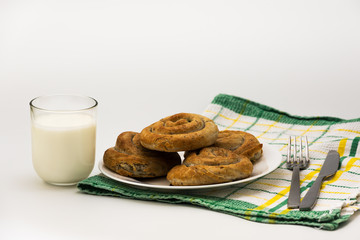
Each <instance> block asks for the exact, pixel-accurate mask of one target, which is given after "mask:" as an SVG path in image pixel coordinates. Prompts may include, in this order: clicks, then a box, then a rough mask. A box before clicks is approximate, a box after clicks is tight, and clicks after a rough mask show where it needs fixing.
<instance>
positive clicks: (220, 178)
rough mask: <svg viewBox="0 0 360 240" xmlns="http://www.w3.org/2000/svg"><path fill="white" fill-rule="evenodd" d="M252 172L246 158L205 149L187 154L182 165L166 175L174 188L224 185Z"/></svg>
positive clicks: (219, 150) (217, 148)
mask: <svg viewBox="0 0 360 240" xmlns="http://www.w3.org/2000/svg"><path fill="white" fill-rule="evenodd" d="M252 171H253V164H252V163H251V161H250V160H249V158H248V157H246V156H242V155H238V154H235V153H234V152H232V151H230V150H228V149H224V148H219V147H205V148H202V149H200V150H199V151H192V152H191V153H189V154H188V155H187V156H186V158H185V160H184V162H183V164H182V165H178V166H175V167H174V168H172V169H171V170H170V171H169V173H168V174H167V180H168V181H169V182H170V183H171V185H174V186H193V185H206V184H214V183H224V182H230V181H234V180H239V179H243V178H247V177H249V176H250V175H251V173H252Z"/></svg>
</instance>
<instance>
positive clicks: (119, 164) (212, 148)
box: [103, 113, 262, 186]
mask: <svg viewBox="0 0 360 240" xmlns="http://www.w3.org/2000/svg"><path fill="white" fill-rule="evenodd" d="M183 151H184V160H183V161H182V160H181V157H180V155H179V154H178V152H183ZM261 156H262V144H260V143H259V141H258V140H257V139H256V137H254V136H253V135H251V134H249V133H246V132H243V131H231V130H224V131H219V129H218V127H217V126H216V124H215V123H214V122H213V121H212V120H211V119H209V118H207V117H204V116H201V115H198V114H192V113H178V114H175V115H172V116H169V117H166V118H163V119H161V120H159V121H158V122H155V123H153V124H151V125H150V126H148V127H146V128H144V129H143V130H142V131H141V132H140V133H136V132H123V133H121V134H120V135H119V136H118V138H117V141H116V144H115V146H114V147H111V148H109V149H107V150H106V151H105V153H104V157H103V162H104V165H105V166H106V167H107V168H109V169H110V170H111V171H114V172H116V173H118V174H120V175H123V176H127V177H133V178H151V177H162V176H166V178H167V180H168V181H169V182H170V184H171V185H173V186H194V185H207V184H215V183H224V182H230V181H235V180H239V179H243V178H247V177H249V176H250V175H251V173H252V171H253V163H254V162H255V161H257V160H258V159H259V158H260V157H261Z"/></svg>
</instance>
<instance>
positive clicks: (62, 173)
mask: <svg viewBox="0 0 360 240" xmlns="http://www.w3.org/2000/svg"><path fill="white" fill-rule="evenodd" d="M95 142H96V123H95V120H94V119H93V118H92V117H91V116H89V115H86V114H45V115H40V116H37V117H36V119H35V120H34V121H33V123H32V159H33V165H34V168H35V170H36V172H37V173H38V175H39V176H40V177H41V178H42V179H43V180H44V181H46V182H49V183H53V184H59V185H69V184H74V183H76V182H78V181H81V180H83V179H85V178H86V177H88V176H89V174H90V173H91V171H92V169H93V167H94V162H95Z"/></svg>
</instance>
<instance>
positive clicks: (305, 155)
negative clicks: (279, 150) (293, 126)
mask: <svg viewBox="0 0 360 240" xmlns="http://www.w3.org/2000/svg"><path fill="white" fill-rule="evenodd" d="M298 142H299V143H298ZM309 162H310V160H309V144H308V139H307V136H299V137H297V136H290V137H289V142H288V152H287V160H286V167H287V168H289V169H292V168H293V167H294V166H295V165H299V167H300V169H303V168H306V167H307V166H308V165H309Z"/></svg>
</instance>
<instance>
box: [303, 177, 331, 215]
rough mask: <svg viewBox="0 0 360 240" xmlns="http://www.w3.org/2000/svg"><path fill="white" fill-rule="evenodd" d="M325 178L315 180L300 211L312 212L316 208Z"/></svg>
mask: <svg viewBox="0 0 360 240" xmlns="http://www.w3.org/2000/svg"><path fill="white" fill-rule="evenodd" d="M324 178H325V177H318V178H317V179H316V180H315V182H314V183H313V185H312V186H311V187H310V189H309V191H308V192H307V193H306V195H305V197H304V198H303V199H302V201H301V204H300V211H310V210H311V209H312V208H313V207H314V206H315V203H316V201H317V199H318V196H319V193H320V188H321V184H322V182H323V180H324Z"/></svg>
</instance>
